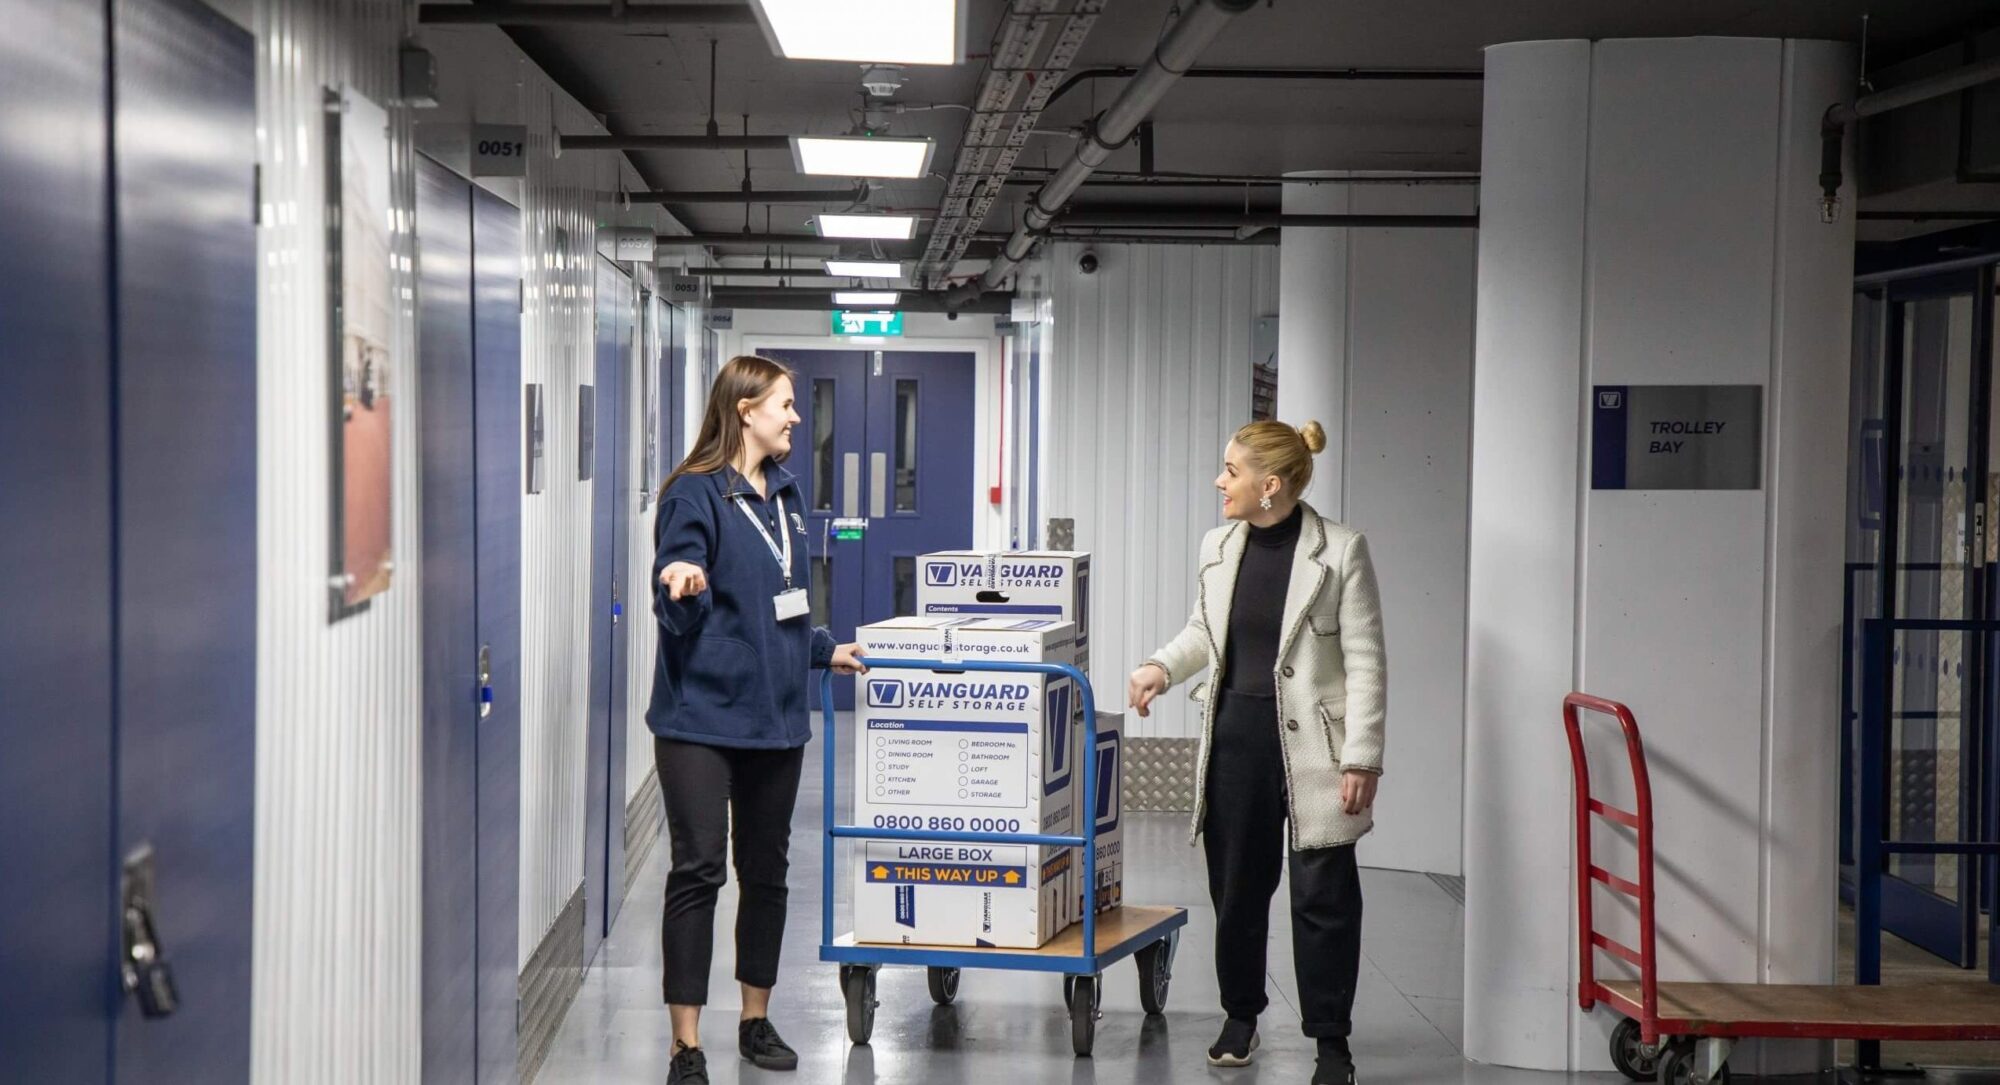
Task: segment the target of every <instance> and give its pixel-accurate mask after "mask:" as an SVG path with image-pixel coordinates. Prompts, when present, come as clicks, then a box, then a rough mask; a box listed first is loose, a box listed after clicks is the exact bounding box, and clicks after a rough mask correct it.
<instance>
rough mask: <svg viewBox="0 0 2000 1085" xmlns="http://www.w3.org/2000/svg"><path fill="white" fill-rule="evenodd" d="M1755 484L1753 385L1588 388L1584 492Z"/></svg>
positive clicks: (1759, 403)
mask: <svg viewBox="0 0 2000 1085" xmlns="http://www.w3.org/2000/svg"><path fill="white" fill-rule="evenodd" d="M1763 485H1764V389H1763V387H1762V386H1761V385H1755V384H1615V385H1611V384H1601V385H1598V386H1597V387H1596V388H1594V389H1592V390H1591V411H1590V488H1591V489H1593V490H1757V489H1762V488H1763Z"/></svg>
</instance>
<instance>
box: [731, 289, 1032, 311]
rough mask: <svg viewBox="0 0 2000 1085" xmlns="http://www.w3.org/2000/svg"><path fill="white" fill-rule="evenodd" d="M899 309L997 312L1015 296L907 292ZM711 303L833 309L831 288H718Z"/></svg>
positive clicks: (740, 306)
mask: <svg viewBox="0 0 2000 1085" xmlns="http://www.w3.org/2000/svg"><path fill="white" fill-rule="evenodd" d="M902 294H903V296H902V298H901V299H900V300H899V301H898V302H897V303H896V308H897V309H898V310H899V311H901V312H905V313H946V312H957V313H994V314H1005V313H1008V312H1010V311H1011V303H1012V301H1013V297H1014V295H1013V294H1011V293H1006V292H999V293H992V294H987V295H985V296H983V297H979V298H975V299H973V300H972V301H970V302H968V303H964V304H950V303H948V301H947V299H946V297H945V295H943V294H941V293H933V292H929V291H919V290H905V291H903V292H902ZM709 304H711V305H714V306H716V307H717V308H721V309H822V310H824V309H831V308H833V307H834V306H833V298H832V291H831V289H830V288H828V287H797V288H793V289H782V288H778V287H768V286H756V287H740V288H739V287H716V288H714V289H713V290H711V291H710V292H709Z"/></svg>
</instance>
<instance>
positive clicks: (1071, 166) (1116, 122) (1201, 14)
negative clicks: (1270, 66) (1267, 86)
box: [952, 0, 1257, 301]
mask: <svg viewBox="0 0 2000 1085" xmlns="http://www.w3.org/2000/svg"><path fill="white" fill-rule="evenodd" d="M1256 3H1257V0H1190V2H1189V4H1188V7H1187V10H1186V11H1185V12H1184V13H1183V14H1182V15H1181V17H1180V19H1179V21H1177V22H1175V23H1174V25H1173V27H1172V28H1171V29H1169V30H1168V31H1167V33H1166V36H1165V37H1162V38H1161V39H1160V44H1159V45H1158V46H1157V47H1155V48H1154V50H1153V57H1152V59H1151V60H1148V61H1147V62H1146V64H1145V66H1144V67H1142V68H1140V69H1139V71H1138V73H1137V74H1135V75H1134V76H1133V77H1132V81H1131V82H1130V83H1127V84H1125V89H1124V90H1123V91H1122V92H1120V93H1119V95H1118V98H1117V100H1116V101H1114V102H1112V103H1111V105H1110V107H1109V108H1107V109H1106V110H1105V111H1104V112H1103V113H1100V114H1098V115H1097V117H1096V118H1095V119H1093V120H1092V121H1091V122H1090V124H1089V126H1088V127H1087V129H1086V131H1085V132H1084V134H1083V136H1082V137H1081V138H1079V139H1078V140H1077V141H1076V149H1075V150H1074V151H1072V152H1071V154H1070V159H1069V161H1068V162H1066V163H1064V164H1063V166H1062V167H1061V168H1060V169H1058V170H1057V171H1056V174H1055V176H1053V177H1051V178H1049V183H1048V184H1046V185H1043V186H1042V188H1041V189H1040V190H1039V191H1038V192H1036V193H1035V194H1034V196H1032V197H1030V198H1029V200H1028V210H1027V213H1026V214H1025V215H1023V216H1022V222H1021V224H1020V225H1019V226H1018V227H1016V228H1015V230H1014V233H1013V236H1012V237H1010V238H1008V239H1007V245H1006V247H1005V248H1004V249H1002V250H1001V252H1000V255H999V257H998V258H997V259H995V260H994V261H993V262H992V263H991V264H990V265H988V266H987V268H986V274H985V275H982V276H980V277H979V278H978V279H977V280H974V281H973V282H972V283H970V284H968V285H966V286H964V287H961V288H959V289H957V290H954V291H952V295H953V296H954V297H955V298H956V299H958V300H960V301H966V300H970V299H972V298H976V297H978V296H979V294H980V293H981V292H982V291H985V290H992V289H995V288H996V287H998V286H999V285H1000V284H1001V283H1003V282H1005V281H1006V280H1007V275H1008V273H1010V272H1012V271H1013V270H1014V268H1016V267H1018V266H1019V265H1020V263H1021V261H1022V260H1025V259H1027V256H1028V251H1029V250H1030V249H1032V248H1034V245H1035V235H1036V234H1038V233H1040V232H1041V231H1043V230H1046V229H1048V227H1049V223H1050V222H1051V221H1052V220H1053V219H1054V218H1055V215H1056V213H1057V212H1058V211H1061V210H1062V207H1063V204H1065V203H1068V202H1069V198H1070V197H1071V196H1073V195H1075V194H1076V190H1077V188H1078V187H1079V186H1081V185H1082V184H1083V181H1084V179H1085V178H1086V177H1089V176H1090V174H1091V172H1092V171H1094V170H1096V169H1097V167H1099V166H1101V165H1103V164H1104V162H1105V160H1106V159H1108V158H1110V157H1111V152H1112V151H1115V150H1117V149H1118V148H1119V147H1122V146H1124V144H1125V141H1126V140H1127V139H1129V138H1130V137H1131V135H1132V132H1133V130H1134V129H1136V128H1138V127H1139V122H1140V121H1143V120H1145V119H1146V115H1147V114H1149V113H1151V112H1152V110H1153V107H1154V106H1156V105H1158V104H1159V102H1160V99H1162V98H1164V97H1166V94H1167V91H1168V90H1170V89H1172V88H1173V85H1174V83H1175V82H1176V81H1178V80H1179V79H1180V76H1181V73H1182V72H1185V71H1187V70H1188V69H1189V68H1191V67H1193V66H1194V62H1195V58H1197V57H1199V56H1200V55H1201V51H1202V50H1203V49H1206V48H1207V47H1208V43H1209V42H1211V41H1214V40H1215V36H1216V35H1217V34H1220V33H1221V32H1222V28H1223V27H1225V26H1228V25H1229V21H1230V20H1231V19H1233V18H1235V17H1236V15H1237V14H1238V13H1239V12H1242V11H1245V10H1248V9H1249V8H1250V7H1252V6H1253V5H1255V4H1256Z"/></svg>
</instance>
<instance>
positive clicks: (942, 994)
mask: <svg viewBox="0 0 2000 1085" xmlns="http://www.w3.org/2000/svg"><path fill="white" fill-rule="evenodd" d="M926 971H927V973H928V974H929V977H930V981H931V1001H932V1002H935V1003H937V1004H938V1005H940V1006H949V1005H951V1004H952V1002H953V1001H955V1000H956V999H957V998H958V969H956V968H935V967H934V968H930V969H927V970H926Z"/></svg>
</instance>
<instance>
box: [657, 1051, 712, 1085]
mask: <svg viewBox="0 0 2000 1085" xmlns="http://www.w3.org/2000/svg"><path fill="white" fill-rule="evenodd" d="M667 1085H708V1056H707V1055H704V1054H702V1053H701V1048H699V1047H689V1046H688V1045H686V1044H684V1043H681V1042H680V1041H678V1040H676V1041H674V1061H673V1063H672V1064H671V1065H669V1066H668V1067H667Z"/></svg>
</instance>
